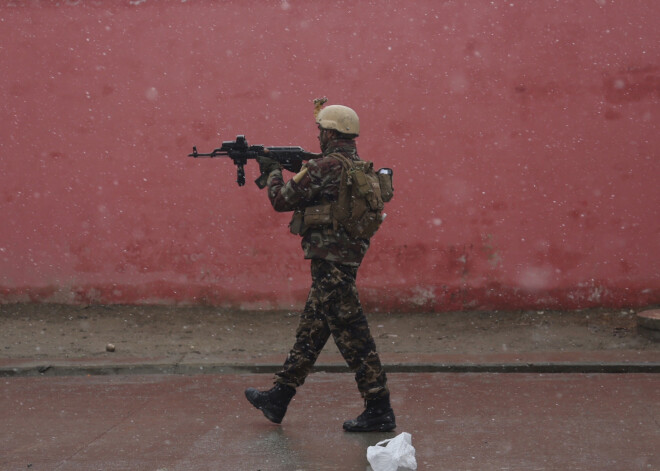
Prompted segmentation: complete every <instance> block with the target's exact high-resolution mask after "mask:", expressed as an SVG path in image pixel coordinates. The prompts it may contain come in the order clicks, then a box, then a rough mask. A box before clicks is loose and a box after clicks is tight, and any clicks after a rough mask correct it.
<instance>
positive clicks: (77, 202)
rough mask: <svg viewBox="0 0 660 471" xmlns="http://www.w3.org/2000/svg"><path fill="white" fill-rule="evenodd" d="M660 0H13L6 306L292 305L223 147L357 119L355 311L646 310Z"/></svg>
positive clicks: (658, 199)
mask: <svg viewBox="0 0 660 471" xmlns="http://www.w3.org/2000/svg"><path fill="white" fill-rule="evenodd" d="M659 20H660V2H657V1H650V0H626V1H619V0H578V1H575V0H538V1H537V0H535V1H533V2H532V1H518V2H512V1H506V2H505V1H500V0H496V1H490V0H469V1H468V0H464V1H458V0H456V1H451V0H445V1H435V0H426V1H424V0H420V1H415V2H410V1H404V0H401V1H385V0H382V1H365V2H352V1H350V2H349V1H346V2H343V1H337V2H307V1H302V0H284V1H281V2H275V1H273V2H264V1H257V0H253V1H248V0H246V1H210V0H209V1H204V0H188V1H174V0H172V1H158V2H156V1H155V0H132V1H127V0H122V1H119V0H118V1H116V2H105V1H94V0H79V1H73V0H71V1H43V0H42V1H38V0H33V1H27V0H25V1H18V0H15V1H4V2H2V5H1V6H0V57H1V60H0V72H1V74H0V81H1V82H0V84H1V87H0V91H1V93H2V100H1V102H0V119H1V121H2V126H1V127H0V152H1V157H0V159H1V160H0V171H1V172H0V221H1V222H0V302H3V303H8V302H22V301H37V302H62V303H210V304H217V305H221V306H234V307H240V308H245V309H253V308H263V309H268V308H290V307H299V306H300V305H302V303H303V302H304V300H305V297H306V292H307V289H308V285H309V274H308V263H307V262H305V261H303V260H302V257H301V251H300V247H299V241H298V239H297V238H296V237H295V236H292V235H290V234H289V233H288V230H287V227H286V225H287V222H288V216H287V215H286V214H277V213H275V212H274V211H273V210H272V209H271V208H270V205H269V204H268V201H267V198H266V194H265V192H261V191H259V190H258V189H257V187H256V186H254V185H253V184H252V183H251V180H253V179H254V178H256V177H257V173H258V172H257V166H256V165H255V164H254V163H251V164H249V166H248V167H247V178H248V184H247V185H246V186H245V187H243V188H238V187H237V186H236V183H235V178H236V174H235V168H234V167H233V166H232V164H231V162H230V161H228V160H221V159H214V160H208V159H207V160H199V159H198V160H195V159H191V158H188V157H186V155H187V154H188V153H189V152H190V151H191V147H192V145H193V144H194V145H197V146H198V148H199V150H200V151H209V150H211V149H212V148H214V147H217V146H218V145H219V144H220V141H222V140H230V139H233V138H234V137H235V135H236V134H246V135H247V137H248V140H249V141H250V142H251V143H253V144H258V143H261V144H266V145H301V146H303V147H305V148H306V149H308V150H314V151H315V150H317V148H318V142H317V140H316V134H317V133H316V128H315V125H314V121H313V114H312V111H313V106H312V99H313V98H315V97H317V96H323V95H326V96H328V97H329V98H330V102H331V103H341V104H345V105H348V106H351V107H353V108H354V109H356V110H357V112H358V113H359V115H360V118H361V122H362V123H361V124H362V129H363V134H362V136H361V137H360V138H359V140H358V146H359V147H358V148H359V150H360V153H361V155H362V157H363V158H367V159H370V160H374V161H375V162H376V165H377V166H381V167H384V166H389V167H393V168H394V171H395V190H396V191H395V198H394V200H393V201H392V202H391V203H390V204H389V207H388V208H387V213H388V217H387V220H386V222H385V223H384V225H383V227H382V229H381V231H380V232H379V233H378V234H377V235H376V236H375V238H374V239H373V244H372V248H371V250H370V253H369V254H368V256H367V258H366V261H365V263H364V265H363V268H362V271H361V275H360V279H359V287H360V289H361V294H362V298H363V301H364V302H365V304H366V306H367V308H368V309H374V310H375V309H378V310H394V309H398V310H438V311H440V310H454V309H517V308H563V309H572V308H583V307H589V306H643V305H648V304H655V303H659V302H660V243H659V241H660V214H659V210H658V208H659V207H660V189H659V185H658V179H659V177H660V28H658V21H659Z"/></svg>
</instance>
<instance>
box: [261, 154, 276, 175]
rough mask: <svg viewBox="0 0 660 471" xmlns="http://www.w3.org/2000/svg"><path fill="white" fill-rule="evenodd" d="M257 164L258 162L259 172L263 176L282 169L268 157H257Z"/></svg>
mask: <svg viewBox="0 0 660 471" xmlns="http://www.w3.org/2000/svg"><path fill="white" fill-rule="evenodd" d="M257 162H259V170H260V171H261V173H262V174H265V175H269V174H270V172H272V171H273V170H279V169H281V168H282V166H281V165H280V163H279V162H278V161H277V160H275V159H271V158H270V157H262V156H259V157H257Z"/></svg>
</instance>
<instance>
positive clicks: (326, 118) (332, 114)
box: [316, 105, 360, 136]
mask: <svg viewBox="0 0 660 471" xmlns="http://www.w3.org/2000/svg"><path fill="white" fill-rule="evenodd" d="M316 122H317V123H318V125H319V126H321V127H322V128H323V129H334V130H335V131H339V132H340V133H342V134H351V135H355V136H357V135H359V134H360V120H359V118H358V115H357V113H356V112H355V111H353V110H352V109H351V108H349V107H348V106H342V105H330V106H326V107H325V108H323V109H322V110H321V111H319V113H318V115H316Z"/></svg>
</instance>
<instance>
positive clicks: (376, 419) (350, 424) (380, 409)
mask: <svg viewBox="0 0 660 471" xmlns="http://www.w3.org/2000/svg"><path fill="white" fill-rule="evenodd" d="M365 403H366V409H365V411H364V412H363V413H362V414H360V415H359V416H358V418H357V419H354V420H347V421H346V422H344V430H346V431H347V432H391V431H392V430H394V429H395V428H396V420H395V419H394V411H393V410H392V406H391V405H390V396H389V395H387V396H385V397H382V398H379V399H372V400H367V401H365Z"/></svg>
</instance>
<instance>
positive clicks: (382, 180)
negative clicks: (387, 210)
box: [331, 154, 393, 239]
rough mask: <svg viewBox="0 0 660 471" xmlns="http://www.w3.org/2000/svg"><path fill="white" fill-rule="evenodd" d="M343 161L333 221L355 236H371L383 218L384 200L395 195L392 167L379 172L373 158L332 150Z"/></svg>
mask: <svg viewBox="0 0 660 471" xmlns="http://www.w3.org/2000/svg"><path fill="white" fill-rule="evenodd" d="M331 155H332V156H333V157H336V158H337V159H338V160H339V161H340V162H341V163H342V167H343V168H342V172H341V181H340V183H339V195H338V197H337V201H335V202H333V203H331V214H332V219H333V224H334V225H335V226H336V225H341V226H342V227H343V228H344V229H345V230H346V232H348V234H349V235H350V236H352V237H356V238H359V239H369V238H370V237H372V236H373V235H374V234H375V233H376V231H377V230H378V228H379V227H380V225H381V223H382V222H383V219H384V216H383V208H384V207H385V205H384V203H386V202H388V201H390V200H391V199H392V196H393V189H392V171H391V170H389V169H381V170H379V171H378V173H376V171H375V170H374V164H373V162H370V161H366V160H357V161H355V160H351V159H349V158H346V157H344V156H343V155H341V154H331Z"/></svg>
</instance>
